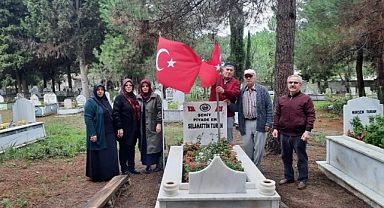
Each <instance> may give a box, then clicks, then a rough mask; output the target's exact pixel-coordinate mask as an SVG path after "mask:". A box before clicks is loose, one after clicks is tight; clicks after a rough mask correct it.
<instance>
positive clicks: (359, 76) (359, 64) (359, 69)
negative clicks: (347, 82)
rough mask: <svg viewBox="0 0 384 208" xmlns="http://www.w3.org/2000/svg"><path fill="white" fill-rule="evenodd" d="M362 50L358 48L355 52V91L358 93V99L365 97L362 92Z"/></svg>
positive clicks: (363, 91)
mask: <svg viewBox="0 0 384 208" xmlns="http://www.w3.org/2000/svg"><path fill="white" fill-rule="evenodd" d="M363 57H364V54H363V49H362V48H361V47H360V48H359V49H358V50H357V57H356V76H357V90H358V91H359V97H363V96H365V90H364V77H363Z"/></svg>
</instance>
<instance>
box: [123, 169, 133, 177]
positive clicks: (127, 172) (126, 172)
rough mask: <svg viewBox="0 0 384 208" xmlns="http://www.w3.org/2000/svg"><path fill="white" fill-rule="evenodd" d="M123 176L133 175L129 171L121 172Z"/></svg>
mask: <svg viewBox="0 0 384 208" xmlns="http://www.w3.org/2000/svg"><path fill="white" fill-rule="evenodd" d="M121 174H123V175H128V176H130V175H131V173H130V172H129V171H128V170H125V171H123V172H121Z"/></svg>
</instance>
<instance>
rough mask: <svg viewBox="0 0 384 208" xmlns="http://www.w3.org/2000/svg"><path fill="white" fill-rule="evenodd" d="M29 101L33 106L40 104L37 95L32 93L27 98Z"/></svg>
mask: <svg viewBox="0 0 384 208" xmlns="http://www.w3.org/2000/svg"><path fill="white" fill-rule="evenodd" d="M29 100H30V101H31V103H32V104H33V105H34V106H39V105H41V102H40V100H39V97H37V95H35V94H32V96H31V98H30V99H29Z"/></svg>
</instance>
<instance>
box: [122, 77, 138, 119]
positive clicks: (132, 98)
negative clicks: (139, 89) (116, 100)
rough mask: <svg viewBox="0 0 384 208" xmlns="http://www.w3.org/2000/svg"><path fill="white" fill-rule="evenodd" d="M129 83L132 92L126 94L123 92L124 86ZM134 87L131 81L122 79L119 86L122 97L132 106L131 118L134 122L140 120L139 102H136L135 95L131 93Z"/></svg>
mask: <svg viewBox="0 0 384 208" xmlns="http://www.w3.org/2000/svg"><path fill="white" fill-rule="evenodd" d="M128 82H130V83H131V84H132V91H131V92H127V91H126V90H125V85H126V84H127V83H128ZM133 89H134V85H133V81H132V80H131V79H124V81H123V85H122V86H121V93H122V94H123V95H124V97H125V99H126V100H127V101H128V103H129V104H130V105H131V106H132V109H133V118H134V119H135V120H140V106H139V102H137V99H136V95H135V93H133Z"/></svg>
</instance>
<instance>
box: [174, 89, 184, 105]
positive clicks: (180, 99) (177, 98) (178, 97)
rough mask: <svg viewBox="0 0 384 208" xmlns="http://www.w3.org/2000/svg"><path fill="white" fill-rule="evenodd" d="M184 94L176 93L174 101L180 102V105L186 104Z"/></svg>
mask: <svg viewBox="0 0 384 208" xmlns="http://www.w3.org/2000/svg"><path fill="white" fill-rule="evenodd" d="M184 97H185V95H184V93H183V92H181V91H176V92H174V93H173V101H175V102H178V103H180V104H183V103H184Z"/></svg>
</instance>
